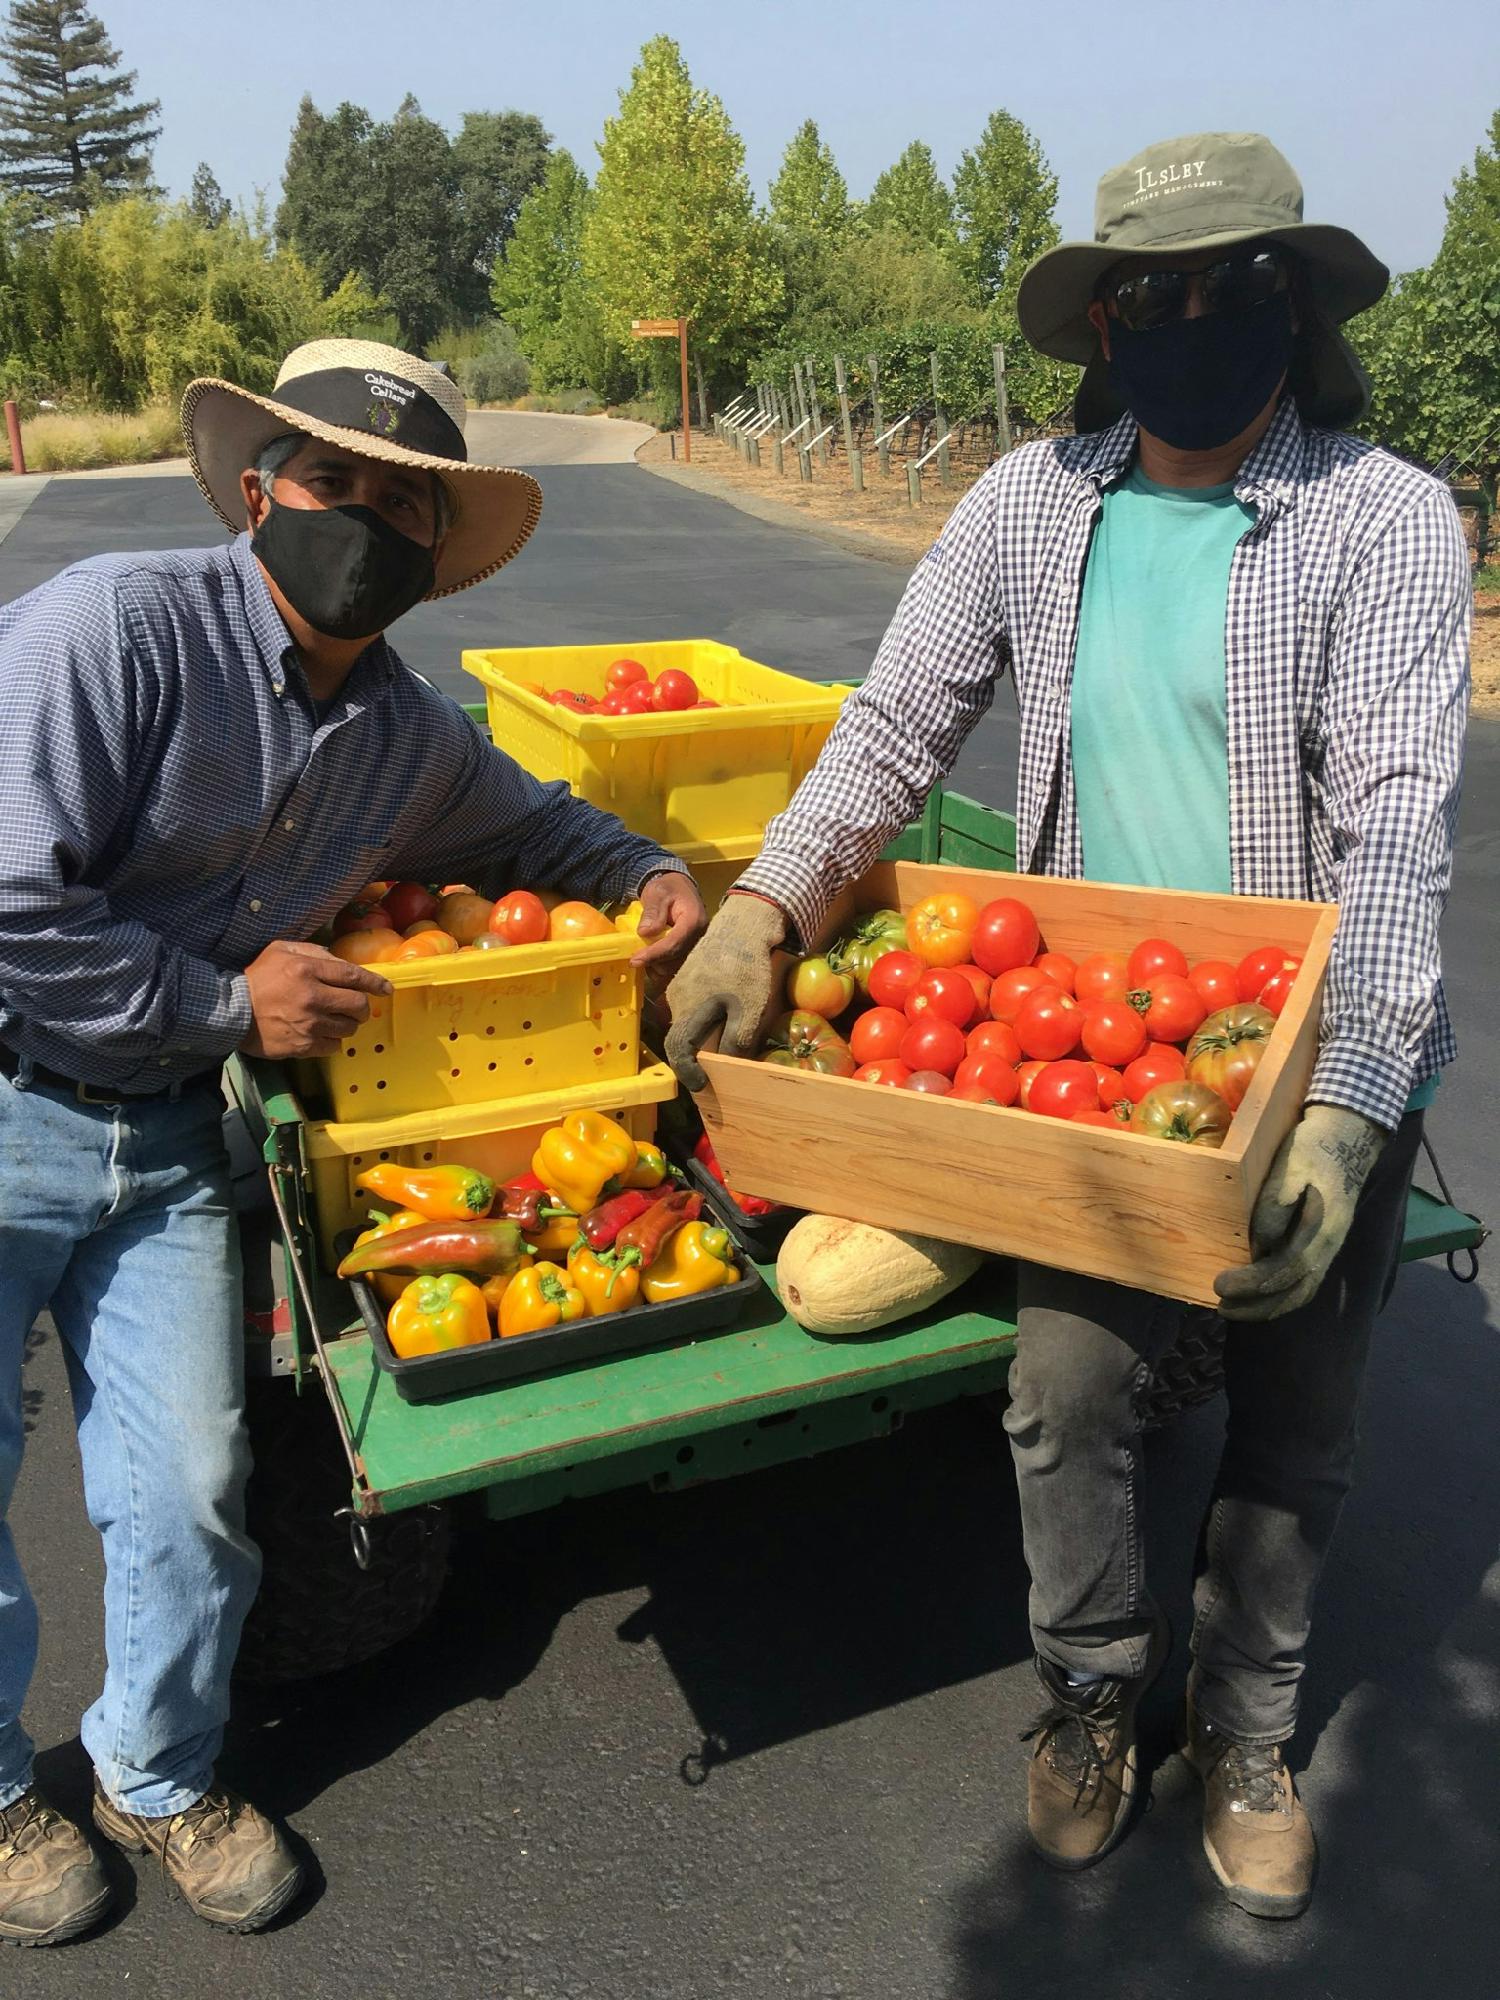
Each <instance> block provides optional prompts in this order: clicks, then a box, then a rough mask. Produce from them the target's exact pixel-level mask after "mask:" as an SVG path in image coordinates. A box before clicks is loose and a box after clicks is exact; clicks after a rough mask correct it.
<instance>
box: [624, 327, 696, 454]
mask: <svg viewBox="0 0 1500 2000" xmlns="http://www.w3.org/2000/svg"><path fill="white" fill-rule="evenodd" d="M687 329H688V323H687V321H686V320H685V319H633V320H632V321H631V322H630V337H631V339H632V340H669V339H671V338H672V337H673V336H674V335H675V336H676V339H677V348H678V353H679V355H680V357H681V361H682V456H683V458H684V459H685V460H686V461H687V463H688V464H689V465H691V464H692V462H693V426H692V419H691V418H690V417H689V415H688V365H687Z"/></svg>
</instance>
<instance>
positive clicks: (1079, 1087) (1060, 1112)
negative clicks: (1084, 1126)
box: [1029, 1062, 1099, 1118]
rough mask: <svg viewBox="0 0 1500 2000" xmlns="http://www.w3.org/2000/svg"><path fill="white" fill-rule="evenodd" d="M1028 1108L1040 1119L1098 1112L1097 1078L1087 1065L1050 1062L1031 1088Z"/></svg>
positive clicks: (1092, 1069)
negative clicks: (1084, 1112)
mask: <svg viewBox="0 0 1500 2000" xmlns="http://www.w3.org/2000/svg"><path fill="white" fill-rule="evenodd" d="M1029 1109H1030V1110H1032V1111H1035V1112H1037V1113H1039V1114H1040V1116H1042V1117H1043V1118H1071V1117H1072V1116H1073V1113H1074V1112H1075V1111H1097V1110H1098V1109H1099V1079H1098V1077H1097V1076H1095V1074H1094V1065H1093V1064H1092V1063H1086V1062H1049V1063H1048V1065H1047V1067H1046V1068H1045V1069H1044V1070H1043V1071H1042V1072H1041V1074H1040V1075H1039V1076H1038V1077H1037V1079H1036V1082H1035V1083H1034V1084H1033V1085H1032V1086H1031V1103H1030V1106H1029Z"/></svg>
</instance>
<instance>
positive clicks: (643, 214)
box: [583, 35, 782, 421]
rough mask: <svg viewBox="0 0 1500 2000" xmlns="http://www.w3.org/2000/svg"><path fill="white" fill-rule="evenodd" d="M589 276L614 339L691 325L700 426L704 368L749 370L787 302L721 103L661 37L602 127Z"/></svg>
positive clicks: (666, 362)
mask: <svg viewBox="0 0 1500 2000" xmlns="http://www.w3.org/2000/svg"><path fill="white" fill-rule="evenodd" d="M583 266H584V273H585V276H586V277H587V279H588V281H589V284H590V285H591V287H592V288H593V289H594V291H595V292H596V294H597V296H598V299H599V303H600V306H601V308H602V310H603V315H604V323H605V329H606V331H607V332H608V333H609V334H610V335H611V336H612V337H613V338H615V339H617V340H620V341H623V340H625V339H626V338H628V336H629V332H630V322H631V320H632V318H635V317H651V318H656V317H676V316H677V315H679V314H686V315H687V317H688V318H689V319H690V320H691V321H692V328H691V334H690V338H691V341H692V346H693V352H694V354H695V357H696V359H697V363H698V371H699V373H698V397H699V417H700V421H706V417H705V413H704V408H703V405H704V403H705V400H706V385H705V379H704V374H705V363H707V364H708V366H709V367H712V368H713V369H715V370H716V371H726V370H728V369H729V368H731V367H736V366H738V365H739V364H740V363H742V362H743V360H744V359H745V357H746V356H747V355H748V354H749V352H750V351H751V350H752V349H753V347H754V346H755V344H756V343H757V341H758V339H759V338H760V337H761V336H762V335H763V333H764V331H765V330H766V328H767V327H768V325H769V324H770V323H771V321H772V320H773V318H774V315H775V314H776V312H777V309H778V308H779V306H780V304H781V294H782V280H781V271H780V266H779V264H778V263H777V261H776V259H775V257H774V255H773V254H772V253H771V249H770V245H769V244H768V243H767V241H766V232H765V229H764V227H763V226H760V225H758V224H757V221H756V217H755V205H754V201H753V199H752V197H751V192H750V183H749V181H748V180H747V179H746V176H745V149H744V144H743V142H742V141H741V139H740V137H739V135H738V133H737V132H736V131H735V130H734V128H733V126H732V125H731V124H730V122H729V119H728V117H727V116H726V114H725V111H724V107H723V105H722V104H721V103H720V102H719V100H718V98H717V97H714V96H711V95H710V94H709V93H708V92H707V91H702V90H697V89H695V88H694V87H693V81H692V78H691V77H690V76H689V75H688V71H687V66H686V64H685V63H684V62H683V60H682V54H681V51H680V50H679V49H678V47H677V44H676V43H675V42H674V41H672V40H671V39H670V38H669V37H667V36H666V35H659V36H657V37H656V38H655V39H654V40H653V41H650V42H647V44H646V45H645V47H644V48H643V49H642V51H641V58H640V61H639V62H638V63H637V65H636V67H635V69H634V71H633V72H632V74H631V80H630V86H629V88H628V89H627V90H625V91H623V92H622V93H621V96H620V109H619V112H618V113H617V115H616V116H615V117H613V118H610V119H608V120H606V122H605V127H604V137H603V139H602V140H601V141H600V145H599V173H598V178H597V180H596V181H595V184H594V198H593V200H592V202H591V204H590V206H589V211H588V215H587V217H586V220H585V224H584V236H583ZM664 345H665V343H661V344H658V343H654V342H653V343H650V346H651V349H652V356H651V362H650V366H651V368H652V371H653V376H654V379H655V380H656V382H657V383H658V386H659V388H660V389H661V390H662V391H663V392H664V393H670V378H671V368H672V362H671V357H669V356H666V355H665V354H663V353H662V352H661V347H662V346H664Z"/></svg>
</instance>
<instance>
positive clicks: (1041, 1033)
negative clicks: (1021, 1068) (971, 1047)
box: [1015, 980, 1083, 1062]
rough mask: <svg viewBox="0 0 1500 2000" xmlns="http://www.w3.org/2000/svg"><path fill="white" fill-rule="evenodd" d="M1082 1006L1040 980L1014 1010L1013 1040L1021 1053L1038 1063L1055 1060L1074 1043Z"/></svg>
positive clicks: (1067, 1051)
mask: <svg viewBox="0 0 1500 2000" xmlns="http://www.w3.org/2000/svg"><path fill="white" fill-rule="evenodd" d="M1082 1025H1083V1009H1082V1008H1081V1007H1080V1006H1079V1004H1078V1002H1077V1001H1076V1000H1075V999H1074V998H1073V996H1072V994H1071V993H1064V992H1062V991H1061V990H1060V988H1058V987H1056V986H1054V985H1053V984H1052V982H1051V981H1050V980H1044V981H1043V983H1042V984H1041V985H1040V986H1038V987H1037V988H1036V989H1035V990H1034V991H1033V992H1031V993H1028V994H1027V996H1026V998H1025V999H1024V1000H1023V1001H1022V1002H1021V1005H1020V1007H1019V1008H1018V1010H1017V1012H1016V1020H1015V1029H1016V1040H1017V1041H1018V1042H1019V1043H1020V1044H1021V1050H1022V1053H1023V1054H1025V1055H1028V1056H1034V1057H1035V1058H1036V1059H1037V1060H1038V1061H1041V1062H1057V1061H1058V1060H1059V1059H1060V1058H1061V1057H1063V1056H1070V1055H1072V1053H1073V1051H1074V1049H1076V1048H1077V1046H1078V1034H1079V1030H1080V1028H1081V1027H1082Z"/></svg>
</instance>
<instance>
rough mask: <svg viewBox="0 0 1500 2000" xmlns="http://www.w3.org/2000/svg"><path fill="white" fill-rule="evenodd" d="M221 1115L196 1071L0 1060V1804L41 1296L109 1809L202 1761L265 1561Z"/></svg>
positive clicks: (18, 1752)
mask: <svg viewBox="0 0 1500 2000" xmlns="http://www.w3.org/2000/svg"><path fill="white" fill-rule="evenodd" d="M215 1081H216V1080H215ZM222 1110H223V1106H222V1104H221V1102H220V1098H219V1093H218V1090H217V1088H216V1087H212V1086H201V1085H194V1086H190V1087H189V1088H188V1089H187V1090H185V1091H184V1092H183V1094H182V1096H181V1097H180V1098H178V1099H175V1100H173V1099H168V1098H165V1097H159V1098H148V1099H140V1098H136V1099H127V1100H126V1101H125V1102H124V1103H122V1104H80V1103H78V1101H77V1100H76V1098H74V1097H73V1096H71V1095H70V1094H67V1093H65V1092H63V1091H62V1090H60V1089H56V1088H54V1087H53V1086H52V1085H50V1084H45V1083H42V1082H40V1081H38V1080H36V1079H34V1078H33V1077H32V1076H31V1074H30V1065H29V1064H28V1063H26V1062H24V1061H23V1063H22V1066H21V1069H20V1071H19V1073H18V1075H17V1077H16V1079H15V1081H14V1082H12V1081H10V1080H8V1079H7V1078H5V1077H4V1076H3V1075H0V1806H4V1805H8V1804H10V1803H11V1802H12V1801H14V1800H15V1799H17V1798H19V1797H20V1795H21V1793H22V1792H24V1791H25V1790H26V1789H27V1787H28V1786H29V1785H30V1783H31V1761H32V1745H31V1741H30V1739H29V1737H28V1736H27V1735H26V1733H25V1731H24V1729H23V1728H22V1726H21V1710H22V1705H23V1703H24V1702H25V1699H26V1692H27V1688H28V1687H29V1685H30V1682H31V1676H32V1672H33V1670H34V1668H35V1666H36V1649H37V1614H36V1606H35V1604H34V1603H33V1601H32V1597H31V1593H30V1591H29V1590H28V1589H27V1586H26V1579H25V1577H24V1575H23V1574H22V1571H21V1565H20V1561H19V1558H18V1557H17V1554H16V1549H15V1545H14V1542H13V1541H12V1539H11V1532H10V1528H9V1526H8V1524H6V1519H5V1517H6V1516H7V1515H8V1513H9V1509H10V1498H11V1494H12V1492H13V1491H14V1490H15V1482H16V1475H17V1473H18V1472H19V1470H20V1464H21V1447H22V1423H21V1357H22V1352H23V1349H24V1345H25V1340H26V1335H27V1333H28V1331H29V1330H30V1328H31V1326H32V1325H33V1323H34V1322H35V1320H36V1318H37V1316H38V1314H39V1313H41V1312H43V1311H44V1310H45V1309H46V1308H47V1307H48V1306H49V1305H50V1306H51V1309H52V1315H53V1318H54V1320H55V1322H56V1325H57V1329H58V1332H59V1334H60V1335H61V1336H62V1343H63V1351H64V1356H65V1359H66V1362H67V1369H68V1379H69V1385H70V1387H71V1389H72V1395H73V1414H74V1420H75V1422H76V1424H77V1427H78V1445H79V1451H80V1454H81V1456H82V1460H83V1485H84V1495H85V1499H86V1501H87V1504H88V1512H89V1519H90V1520H91V1521H92V1522H93V1524H94V1526H95V1527H96V1528H97V1529H98V1531H99V1534H100V1537H101V1539H102V1541H103V1544H104V1561H105V1584H104V1642H105V1654H106V1659H107V1666H106V1671H105V1677H104V1691H103V1693H102V1694H101V1695H100V1697H99V1699H98V1701H96V1702H95V1703H94V1705H93V1707H92V1708H90V1710H89V1711H88V1713H87V1715H85V1716H84V1718H83V1726H82V1736H83V1743H84V1748H85V1749H86V1750H87V1751H88V1754H89V1756H90V1758H91V1759H92V1760H93V1764H94V1769H95V1771H96V1772H97V1773H98V1776H99V1780H100V1783H101V1784H102V1785H103V1787H104V1790H105V1791H106V1792H107V1793H108V1794H109V1796H110V1797H111V1798H112V1799H113V1800H114V1801H115V1803H116V1804H117V1805H118V1806H120V1807H121V1808H123V1809H124V1810H125V1811H127V1812H131V1813H138V1814H141V1815H143V1816H145V1817H147V1818H152V1819H157V1818H167V1817H169V1816H170V1815H171V1814H173V1813H175V1812H180V1811H182V1809H183V1808H184V1807H186V1806H189V1805H191V1804H192V1803H193V1801H194V1800H195V1799H197V1798H198V1797H200V1796H201V1795H202V1793H203V1792H204V1791H205V1790H206V1789H207V1787H208V1784H209V1782H210V1779H211V1776H212V1773H213V1766H214V1759H215V1757H216V1756H217V1754H218V1750H219V1744H220V1741H221V1739H222V1736H223V1729H224V1722H225V1719H226V1716H227V1714H228V1710H229V1672H230V1668H231V1666H232V1665H233V1663H234V1655H235V1650H236V1648H237V1646H238V1644H239V1635H240V1627H241V1625H242V1624H243V1622H244V1617H245V1613H246V1612H247V1611H248V1610H249V1608H250V1604H251V1601H252V1599H253V1598H254V1596H255V1590H256V1585H257V1583H258V1581H259V1575H260V1558H259V1555H258V1554H257V1552H256V1549H255V1547H254V1544H253V1543H251V1542H250V1541H249V1540H247V1538H246V1535H245V1518H244V1494H245V1480H246V1476H247V1474H248V1472H249V1469H250V1451H249V1443H248V1440H247V1438H246V1434H245V1427H244V1418H243V1408H244V1348H243V1326H242V1306H241V1285H240V1257H239V1238H238V1232H237V1229H236V1225H235V1218H234V1212H233V1205H232V1201H231V1195H230V1180H229V1169H228V1160H227V1158H226V1155H225V1150H224V1141H223V1132H222V1128H221V1124H220V1119H221V1114H222Z"/></svg>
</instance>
